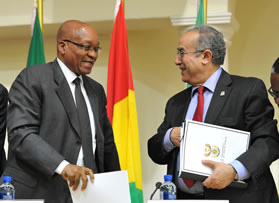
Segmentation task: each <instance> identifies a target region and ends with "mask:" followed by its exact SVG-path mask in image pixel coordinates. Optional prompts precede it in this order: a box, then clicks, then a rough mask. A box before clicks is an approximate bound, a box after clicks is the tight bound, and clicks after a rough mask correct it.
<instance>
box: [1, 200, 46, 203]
mask: <svg viewBox="0 0 279 203" xmlns="http://www.w3.org/2000/svg"><path fill="white" fill-rule="evenodd" d="M0 201H1V202H10V203H12V202H14V203H15V202H16V203H44V200H34V199H31V200H26V199H25V200H19V199H14V200H0Z"/></svg>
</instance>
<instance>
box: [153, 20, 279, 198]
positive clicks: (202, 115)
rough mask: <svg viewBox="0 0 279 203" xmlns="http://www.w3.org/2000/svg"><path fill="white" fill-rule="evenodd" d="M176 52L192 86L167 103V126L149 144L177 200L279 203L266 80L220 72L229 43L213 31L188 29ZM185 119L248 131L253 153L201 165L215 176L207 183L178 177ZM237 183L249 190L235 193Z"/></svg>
mask: <svg viewBox="0 0 279 203" xmlns="http://www.w3.org/2000/svg"><path fill="white" fill-rule="evenodd" d="M176 51H177V55H176V58H175V64H176V65H177V66H178V68H179V71H180V74H181V78H182V81H184V82H187V83H189V84H191V85H192V86H191V87H189V88H187V89H185V90H182V91H181V92H179V93H177V94H175V95H174V96H173V97H171V98H170V99H169V101H168V102H167V105H166V108H165V117H164V119H163V122H162V124H161V125H160V126H159V128H158V130H157V133H156V134H155V135H154V136H152V137H151V138H150V139H149V140H148V153H149V156H150V158H151V159H152V160H153V161H154V162H155V163H157V164H166V165H167V166H168V167H167V174H172V175H173V177H174V183H175V184H176V186H177V199H214V200H216V199H227V200H229V201H230V203H247V202H249V203H250V202H253V203H278V195H277V190H276V187H275V184H274V180H273V177H272V174H271V172H270V169H269V165H270V164H271V163H272V162H273V161H274V160H276V159H277V158H278V153H279V150H278V149H279V137H278V133H277V126H276V124H277V121H275V120H274V119H273V116H274V109H273V106H272V105H271V103H270V101H269V99H268V95H267V92H266V87H265V85H264V83H263V81H262V80H260V79H257V78H251V77H250V78H245V77H241V76H236V75H231V74H229V73H227V72H226V71H225V70H224V69H223V68H222V67H221V65H222V64H223V62H224V59H225V55H226V46H225V41H224V37H223V35H222V33H220V32H219V31H218V30H216V29H215V28H214V27H212V26H208V25H199V26H194V27H190V28H188V29H187V30H186V31H185V32H184V33H183V34H182V36H181V37H180V39H179V42H178V47H177V50H176ZM274 90H277V91H278V90H279V89H274ZM185 119H188V120H195V121H199V122H205V123H210V124H215V125H219V126H224V127H230V128H234V129H238V130H245V131H249V132H250V133H251V136H250V145H249V149H248V150H247V151H246V152H245V153H243V154H242V155H241V156H239V157H237V158H236V159H235V160H234V161H232V162H231V163H228V164H226V163H220V162H215V161H211V160H203V162H202V163H203V164H204V165H206V166H208V167H210V168H212V171H213V172H212V174H211V175H210V176H209V177H207V178H206V179H205V180H203V181H200V180H194V179H193V180H189V179H182V178H181V177H179V175H178V172H179V167H180V141H181V123H182V122H183V121H184V120H185ZM187 155H188V156H191V155H190V154H187ZM187 155H186V156H187ZM193 178H194V177H193ZM234 179H238V180H242V181H244V182H246V183H247V188H234V187H233V186H232V185H231V183H232V181H233V180H234Z"/></svg>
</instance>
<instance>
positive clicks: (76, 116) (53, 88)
mask: <svg viewBox="0 0 279 203" xmlns="http://www.w3.org/2000/svg"><path fill="white" fill-rule="evenodd" d="M100 50H101V48H100V42H99V38H98V34H97V32H96V30H95V29H94V28H93V27H92V26H91V25H89V24H87V23H84V22H80V21H77V20H70V21H66V22H64V23H63V24H62V25H61V26H60V28H59V30H58V33H57V58H56V59H55V60H54V61H52V62H50V63H47V64H42V65H36V66H32V67H28V68H25V69H24V70H23V71H22V72H21V73H20V74H19V76H18V77H17V78H16V80H15V82H14V83H13V85H12V87H11V89H10V94H9V98H10V105H9V108H8V118H7V119H8V124H7V126H8V136H9V153H8V155H9V157H8V164H7V167H6V169H5V171H4V173H3V174H4V175H10V176H12V178H13V181H14V183H13V184H14V186H15V188H16V199H44V200H45V203H54V202H55V203H71V202H72V199H71V195H70V191H69V187H72V189H73V190H76V189H77V187H78V185H79V184H80V182H81V185H82V187H81V188H82V190H84V189H85V188H86V187H87V183H88V184H91V182H93V180H94V174H95V173H101V172H108V171H116V170H120V166H119V159H118V154H117V150H116V146H115V143H114V138H113V131H112V127H111V125H110V122H109V120H108V118H107V111H106V96H105V91H104V89H103V87H102V86H101V85H100V84H99V83H97V82H96V81H95V80H93V79H91V78H89V77H88V76H86V75H87V74H89V73H90V72H91V70H92V68H93V65H94V63H95V62H96V60H97V58H98V56H99V54H100ZM87 176H88V177H89V180H88V177H87ZM90 180H91V182H90Z"/></svg>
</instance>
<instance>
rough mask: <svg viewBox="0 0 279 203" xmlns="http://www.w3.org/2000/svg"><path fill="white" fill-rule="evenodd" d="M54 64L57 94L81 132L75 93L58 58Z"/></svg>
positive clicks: (71, 120)
mask: <svg viewBox="0 0 279 203" xmlns="http://www.w3.org/2000/svg"><path fill="white" fill-rule="evenodd" d="M54 64H55V66H54V67H53V70H54V80H55V82H56V83H57V88H56V92H57V95H58V97H59V99H60V101H61V102H62V104H63V106H64V108H65V110H66V112H67V115H68V118H69V120H70V123H71V124H72V126H73V128H74V129H75V131H76V133H77V134H79V133H80V129H79V123H78V116H77V111H76V106H75V103H74V100H73V95H72V93H71V90H70V87H69V85H68V82H67V80H66V78H65V76H64V75H63V72H62V70H61V69H60V67H59V65H58V63H57V61H56V60H55V61H54Z"/></svg>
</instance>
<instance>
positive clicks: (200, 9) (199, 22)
mask: <svg viewBox="0 0 279 203" xmlns="http://www.w3.org/2000/svg"><path fill="white" fill-rule="evenodd" d="M199 1H200V3H199V7H198V16H197V20H196V25H203V24H206V23H205V20H204V5H203V0H199Z"/></svg>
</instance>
